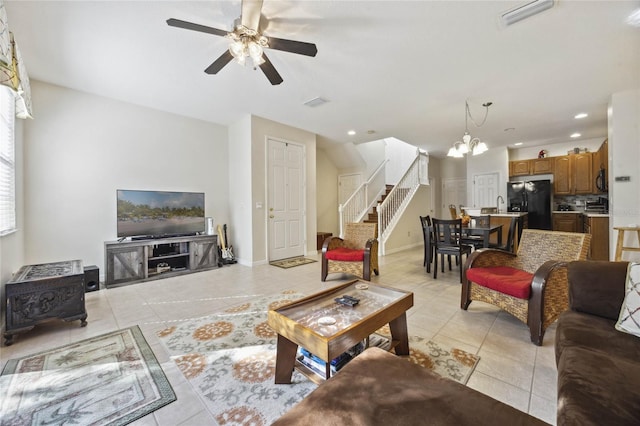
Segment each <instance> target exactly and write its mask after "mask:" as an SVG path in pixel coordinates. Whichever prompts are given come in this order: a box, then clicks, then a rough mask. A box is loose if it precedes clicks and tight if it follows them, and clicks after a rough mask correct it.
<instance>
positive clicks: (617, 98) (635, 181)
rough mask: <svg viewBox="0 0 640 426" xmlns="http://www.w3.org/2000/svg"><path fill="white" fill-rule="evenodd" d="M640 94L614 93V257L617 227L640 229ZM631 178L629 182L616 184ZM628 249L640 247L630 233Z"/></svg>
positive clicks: (635, 256) (636, 256)
mask: <svg viewBox="0 0 640 426" xmlns="http://www.w3.org/2000/svg"><path fill="white" fill-rule="evenodd" d="M638 164H640V90H633V91H627V92H620V93H614V94H613V95H612V96H611V100H610V103H609V212H610V219H609V226H610V230H611V235H610V244H609V246H610V247H611V250H610V253H611V254H610V257H611V259H613V258H614V256H615V247H616V242H617V237H618V235H617V231H614V230H613V227H615V226H640V171H639V170H638ZM619 176H629V178H630V180H629V181H628V182H616V181H615V178H616V177H619ZM626 234H627V235H626V238H625V244H624V245H625V246H630V247H637V246H638V241H637V236H636V235H634V234H635V233H631V232H626ZM622 258H623V260H635V261H638V260H640V253H637V252H623V257H622Z"/></svg>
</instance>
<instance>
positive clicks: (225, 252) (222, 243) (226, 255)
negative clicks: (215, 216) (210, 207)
mask: <svg viewBox="0 0 640 426" xmlns="http://www.w3.org/2000/svg"><path fill="white" fill-rule="evenodd" d="M226 226H227V225H225V227H226ZM218 239H219V240H220V246H221V247H222V259H223V260H227V259H232V253H231V252H230V251H229V249H228V248H227V245H226V242H225V236H224V234H223V233H222V226H220V225H218Z"/></svg>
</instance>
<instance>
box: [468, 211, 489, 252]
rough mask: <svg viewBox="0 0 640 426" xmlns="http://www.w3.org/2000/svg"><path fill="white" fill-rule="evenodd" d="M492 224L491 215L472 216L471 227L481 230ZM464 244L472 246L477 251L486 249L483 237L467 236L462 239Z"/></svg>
mask: <svg viewBox="0 0 640 426" xmlns="http://www.w3.org/2000/svg"><path fill="white" fill-rule="evenodd" d="M490 224H491V216H490V215H481V216H470V220H469V226H477V227H479V228H488V227H489V225H490ZM462 243H463V244H471V245H472V246H473V247H475V248H476V249H479V248H482V247H484V236H483V235H467V236H465V237H463V238H462Z"/></svg>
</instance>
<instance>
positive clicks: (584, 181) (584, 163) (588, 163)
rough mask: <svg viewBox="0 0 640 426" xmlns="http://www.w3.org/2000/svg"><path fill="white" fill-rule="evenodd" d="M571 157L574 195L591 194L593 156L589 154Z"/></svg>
mask: <svg viewBox="0 0 640 426" xmlns="http://www.w3.org/2000/svg"><path fill="white" fill-rule="evenodd" d="M572 157H573V164H574V166H573V174H574V176H575V178H574V182H575V185H574V194H593V192H594V191H593V170H592V169H593V156H592V154H591V153H590V152H585V153H584V154H575V155H573V156H572Z"/></svg>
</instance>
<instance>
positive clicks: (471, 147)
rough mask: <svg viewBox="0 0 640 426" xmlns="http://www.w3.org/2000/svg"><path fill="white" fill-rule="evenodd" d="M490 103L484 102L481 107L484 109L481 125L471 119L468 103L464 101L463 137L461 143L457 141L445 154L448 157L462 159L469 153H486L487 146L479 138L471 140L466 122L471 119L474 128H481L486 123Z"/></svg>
mask: <svg viewBox="0 0 640 426" xmlns="http://www.w3.org/2000/svg"><path fill="white" fill-rule="evenodd" d="M491 104H492V102H486V103H484V104H482V106H483V107H485V108H486V110H485V113H484V119H482V123H480V124H478V123H476V122H475V120H474V119H473V117H472V116H471V111H470V110H469V102H468V101H464V105H465V110H464V135H462V141H457V142H454V143H453V146H452V147H451V148H450V149H449V152H448V153H447V156H448V157H455V158H462V157H464V154H466V153H468V152H471V153H472V154H473V155H478V154H482V153H483V152H485V151H487V150H488V149H489V148H487V144H486V143H484V142H482V141H481V140H480V139H479V138H472V137H471V134H470V133H469V126H468V122H467V118H470V119H471V122H472V123H473V124H475V125H476V127H482V125H483V124H484V123H485V121H487V116H488V115H489V107H490V106H491Z"/></svg>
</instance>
